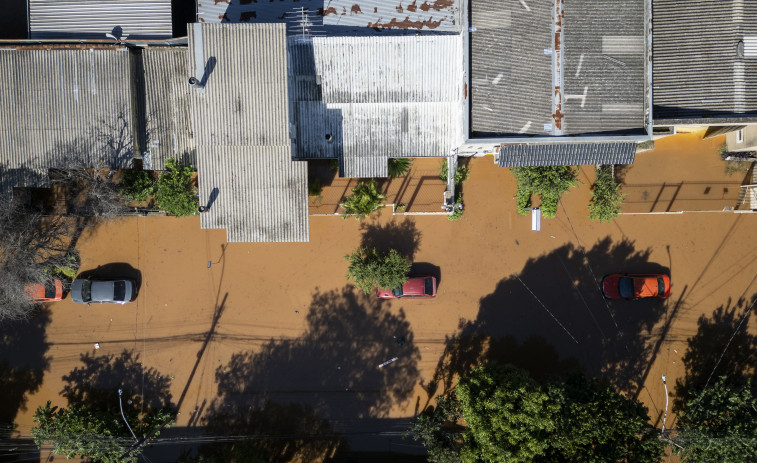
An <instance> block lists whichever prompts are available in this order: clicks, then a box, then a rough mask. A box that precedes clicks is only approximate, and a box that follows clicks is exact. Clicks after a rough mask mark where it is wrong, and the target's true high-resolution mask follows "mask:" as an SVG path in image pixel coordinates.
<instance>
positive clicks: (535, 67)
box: [471, 0, 647, 137]
mask: <svg viewBox="0 0 757 463" xmlns="http://www.w3.org/2000/svg"><path fill="white" fill-rule="evenodd" d="M644 3H645V2H644V1H643V0H630V1H626V2H623V4H622V8H620V7H619V6H618V2H617V1H615V0H565V1H564V2H557V4H559V5H563V8H564V10H563V13H564V14H563V15H562V17H560V18H558V17H556V15H555V13H554V12H553V9H554V6H553V4H552V3H551V2H505V3H503V2H501V1H499V0H477V1H476V2H473V3H471V25H472V26H473V27H475V31H474V32H472V33H471V132H472V135H473V136H474V137H481V136H485V137H493V136H506V135H513V134H521V135H529V134H530V135H560V134H563V135H571V134H573V135H575V134H589V133H608V132H611V133H630V132H634V131H640V130H642V129H643V128H644V127H645V105H644V102H645V88H646V87H645V83H646V81H647V78H646V72H645V57H646V51H645V27H644ZM553 27H554V28H556V30H559V31H560V34H559V36H560V38H559V41H558V42H557V43H555V36H556V34H555V33H554V30H555V29H553ZM558 52H559V53H558ZM558 57H561V58H560V59H561V61H560V59H558ZM553 98H554V100H556V104H553V103H555V101H553Z"/></svg>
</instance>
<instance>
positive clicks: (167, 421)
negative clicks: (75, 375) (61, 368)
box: [31, 402, 173, 463]
mask: <svg viewBox="0 0 757 463" xmlns="http://www.w3.org/2000/svg"><path fill="white" fill-rule="evenodd" d="M130 418H131V419H132V420H133V421H132V422H131V425H132V429H133V431H134V433H135V434H136V435H137V436H138V438H140V439H141V440H140V441H139V443H137V442H135V440H134V437H133V436H132V435H131V432H130V431H129V429H128V428H127V427H126V424H125V423H124V422H123V419H122V417H121V416H113V414H111V413H107V412H105V411H104V410H103V409H100V408H97V407H92V406H84V405H74V406H72V407H70V408H58V407H52V406H51V404H50V402H47V404H46V405H45V406H44V407H39V408H37V411H36V412H35V413H34V423H35V425H34V427H32V429H31V434H32V437H34V442H35V443H36V444H37V446H38V447H40V448H41V447H42V446H43V445H52V447H53V450H52V453H53V454H56V455H64V456H65V457H66V458H73V457H75V456H80V457H82V458H89V459H91V460H94V461H97V462H99V463H110V462H113V463H117V462H126V463H130V462H136V461H137V459H138V457H139V455H140V454H141V453H142V448H143V446H144V444H145V443H146V442H148V441H149V440H150V439H154V438H155V437H157V435H158V433H159V431H160V429H161V428H163V427H165V426H169V425H171V424H173V413H172V412H171V411H170V410H168V409H160V410H157V411H154V412H152V413H150V414H147V415H145V416H142V417H141V419H135V417H134V416H132V417H130Z"/></svg>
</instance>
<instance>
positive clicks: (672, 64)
mask: <svg viewBox="0 0 757 463" xmlns="http://www.w3.org/2000/svg"><path fill="white" fill-rule="evenodd" d="M652 14H653V18H654V31H653V33H654V40H653V56H654V67H653V79H654V80H653V86H654V93H653V98H654V118H655V119H681V118H699V117H710V118H711V117H719V116H735V115H747V114H751V115H755V114H757V73H755V72H753V71H752V67H753V66H754V63H755V61H754V59H751V58H739V56H738V43H739V41H740V40H743V39H744V37H745V36H753V35H757V2H754V1H744V0H722V1H718V2H712V1H708V0H692V1H688V2H685V3H681V2H679V1H676V0H655V1H654V2H653V11H652Z"/></svg>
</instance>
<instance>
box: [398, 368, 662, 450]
mask: <svg viewBox="0 0 757 463" xmlns="http://www.w3.org/2000/svg"><path fill="white" fill-rule="evenodd" d="M437 403H438V406H437V408H436V409H434V410H433V411H432V412H424V413H423V414H421V415H420V416H419V417H418V419H417V421H416V422H415V424H414V427H413V428H412V430H411V431H410V433H409V434H410V436H412V437H413V438H414V439H416V440H422V441H423V443H424V445H425V446H426V447H427V449H428V452H429V460H430V461H433V462H436V463H457V462H463V463H469V462H470V463H473V462H475V463H494V462H497V463H501V462H508V463H520V462H524V463H525V462H537V463H542V462H544V463H547V462H550V463H553V462H558V463H559V462H566V463H567V462H597V463H599V462H623V463H647V462H649V463H651V462H657V461H659V458H660V457H661V456H662V449H663V445H662V443H661V442H660V441H659V439H658V435H657V432H656V431H655V429H654V428H652V427H651V426H650V425H649V424H648V420H649V417H648V415H647V410H646V408H645V407H644V406H643V405H641V404H640V403H638V402H636V401H633V400H630V399H627V398H625V397H623V396H621V395H620V394H618V393H616V392H615V391H614V390H612V389H611V388H610V387H608V386H604V385H602V384H601V383H599V382H598V381H596V380H591V379H587V378H586V377H584V376H583V375H580V374H574V375H572V376H569V377H568V378H566V379H554V380H552V381H550V382H549V383H548V384H545V385H539V384H538V383H536V382H535V381H534V380H533V379H531V378H530V377H529V376H528V374H527V373H526V372H525V371H523V370H520V369H518V368H516V367H514V366H512V365H508V366H499V365H496V364H488V365H484V366H481V367H478V368H475V369H474V370H473V371H471V372H470V373H469V374H468V375H466V376H464V377H462V378H460V381H459V383H458V385H457V388H456V389H454V390H453V391H452V392H450V393H449V394H448V395H447V396H445V397H441V398H438V399H437ZM460 418H462V421H461V420H460Z"/></svg>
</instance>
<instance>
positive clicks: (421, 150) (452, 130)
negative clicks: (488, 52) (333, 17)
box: [289, 34, 465, 177]
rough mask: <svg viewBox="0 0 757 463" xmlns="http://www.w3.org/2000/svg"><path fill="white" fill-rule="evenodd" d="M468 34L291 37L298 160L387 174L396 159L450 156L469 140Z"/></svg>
mask: <svg viewBox="0 0 757 463" xmlns="http://www.w3.org/2000/svg"><path fill="white" fill-rule="evenodd" d="M462 43H463V42H462V37H461V36H460V35H459V34H456V35H426V36H389V37H315V38H312V41H311V40H307V41H305V40H301V39H300V38H290V39H289V50H290V60H291V64H290V70H289V72H290V95H291V96H292V97H291V99H290V104H291V110H292V121H293V124H294V125H295V127H296V130H297V137H296V157H298V158H300V159H313V158H341V159H342V172H341V173H342V175H343V176H346V177H385V176H386V175H387V161H388V158H390V157H426V156H433V157H437V156H448V155H449V154H450V153H451V151H452V150H453V149H454V148H456V147H458V146H459V145H460V144H462V143H463V142H464V141H465V133H464V129H463V126H464V118H465V106H464V92H465V90H464V88H463V85H464V69H463V50H462Z"/></svg>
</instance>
